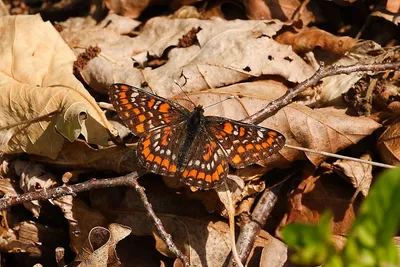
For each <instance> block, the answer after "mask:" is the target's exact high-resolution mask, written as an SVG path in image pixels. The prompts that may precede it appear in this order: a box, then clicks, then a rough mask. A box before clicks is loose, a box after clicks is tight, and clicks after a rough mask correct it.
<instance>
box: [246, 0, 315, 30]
mask: <svg viewBox="0 0 400 267" xmlns="http://www.w3.org/2000/svg"><path fill="white" fill-rule="evenodd" d="M306 3H308V4H307V5H306V6H305V5H304V2H302V1H298V0H284V1H277V0H268V1H263V0H247V1H243V4H244V6H245V7H246V12H247V16H248V17H249V18H250V19H252V20H265V19H279V20H281V21H288V20H291V19H293V16H294V15H296V20H301V21H302V22H303V24H304V25H308V24H309V23H312V22H315V21H316V19H318V18H316V17H315V16H317V17H318V12H315V11H316V9H317V7H316V5H315V4H313V2H312V1H311V2H310V1H308V2H306ZM301 7H302V8H301ZM299 9H300V13H299Z"/></svg>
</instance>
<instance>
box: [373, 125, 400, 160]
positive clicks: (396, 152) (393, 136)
mask: <svg viewBox="0 0 400 267" xmlns="http://www.w3.org/2000/svg"><path fill="white" fill-rule="evenodd" d="M377 149H378V152H379V155H380V156H381V158H382V159H383V161H384V162H385V163H387V164H391V165H398V164H399V163H400V120H399V119H397V120H396V121H395V122H394V123H392V124H391V125H389V126H388V127H387V128H386V130H385V131H384V132H383V133H382V134H381V136H380V137H379V139H378V142H377Z"/></svg>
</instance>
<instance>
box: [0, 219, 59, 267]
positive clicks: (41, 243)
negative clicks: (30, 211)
mask: <svg viewBox="0 0 400 267" xmlns="http://www.w3.org/2000/svg"><path fill="white" fill-rule="evenodd" d="M54 236H57V238H54ZM63 240H67V236H66V235H65V233H64V232H63V231H62V230H60V229H54V228H52V227H49V226H45V225H42V224H39V223H37V222H33V221H23V222H20V223H18V224H17V225H15V226H14V227H13V228H12V229H11V228H9V229H3V228H2V229H1V238H0V250H1V251H2V252H7V253H29V254H30V255H31V256H32V260H33V261H35V257H41V256H47V255H54V253H53V252H54V249H55V248H56V246H59V245H66V244H64V243H63ZM36 261H37V260H36ZM53 262H54V261H53Z"/></svg>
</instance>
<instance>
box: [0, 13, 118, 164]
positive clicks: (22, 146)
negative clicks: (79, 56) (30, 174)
mask: <svg viewBox="0 0 400 267" xmlns="http://www.w3.org/2000/svg"><path fill="white" fill-rule="evenodd" d="M11 25H12V26H11ZM0 35H1V36H3V38H2V39H1V42H0V47H1V49H0V58H2V60H1V64H0V80H1V83H0V88H1V90H2V92H3V94H2V95H1V96H2V97H1V98H0V127H3V128H2V131H1V133H2V134H4V133H5V132H6V131H7V130H8V128H10V127H11V128H12V129H13V130H14V135H13V137H12V138H11V139H10V140H9V142H8V144H7V147H6V148H5V149H4V150H3V152H6V153H19V152H27V153H31V154H38V155H45V156H48V157H55V156H56V155H57V154H58V152H59V151H60V150H61V148H62V146H63V143H64V137H65V138H66V139H68V140H69V141H74V140H75V139H77V138H78V136H79V135H82V136H84V137H85V139H86V140H87V141H88V142H89V143H93V144H101V145H105V144H106V141H107V139H108V133H107V131H106V129H105V127H109V129H111V127H110V126H109V123H108V122H107V120H106V118H105V117H104V115H103V113H102V111H101V110H100V108H99V107H98V106H97V103H96V102H95V100H94V99H93V98H92V97H91V96H90V94H89V93H88V92H87V91H86V89H85V88H84V87H83V85H82V84H81V83H80V82H79V81H78V80H77V79H76V78H75V77H74V75H73V74H72V64H73V62H74V60H75V55H74V53H73V52H72V51H71V50H70V48H69V47H68V46H67V45H66V44H65V43H64V41H63V40H62V39H61V38H60V36H59V34H58V32H57V31H56V30H55V29H54V28H53V26H52V25H51V24H50V22H46V23H44V22H43V21H42V19H41V18H40V16H39V15H37V16H9V17H1V18H0ZM34 120H37V121H34ZM3 148H4V145H3Z"/></svg>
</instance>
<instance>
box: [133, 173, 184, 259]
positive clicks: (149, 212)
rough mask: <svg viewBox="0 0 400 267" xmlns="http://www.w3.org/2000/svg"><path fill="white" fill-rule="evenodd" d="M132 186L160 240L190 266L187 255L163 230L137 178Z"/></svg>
mask: <svg viewBox="0 0 400 267" xmlns="http://www.w3.org/2000/svg"><path fill="white" fill-rule="evenodd" d="M132 186H133V188H135V190H136V192H137V193H138V194H139V195H140V199H141V200H142V202H143V205H144V207H145V209H146V211H147V215H148V216H149V217H150V218H151V219H152V220H153V222H154V225H155V226H156V229H157V232H158V234H159V235H160V236H161V238H162V240H163V241H164V242H165V244H167V246H168V249H169V250H170V251H171V252H172V253H174V254H175V256H176V257H177V258H178V259H180V260H181V261H182V263H183V265H184V266H190V264H189V259H188V257H187V256H186V255H185V254H183V253H182V251H180V250H179V249H178V247H177V246H176V245H175V243H174V242H173V241H172V237H171V235H170V234H168V233H167V231H165V228H164V225H163V224H162V221H161V220H160V218H158V217H157V215H156V214H155V212H154V210H153V207H152V206H151V204H150V202H149V200H148V199H147V196H146V193H145V192H144V188H143V187H142V186H141V185H139V183H138V182H137V180H134V181H132Z"/></svg>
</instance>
